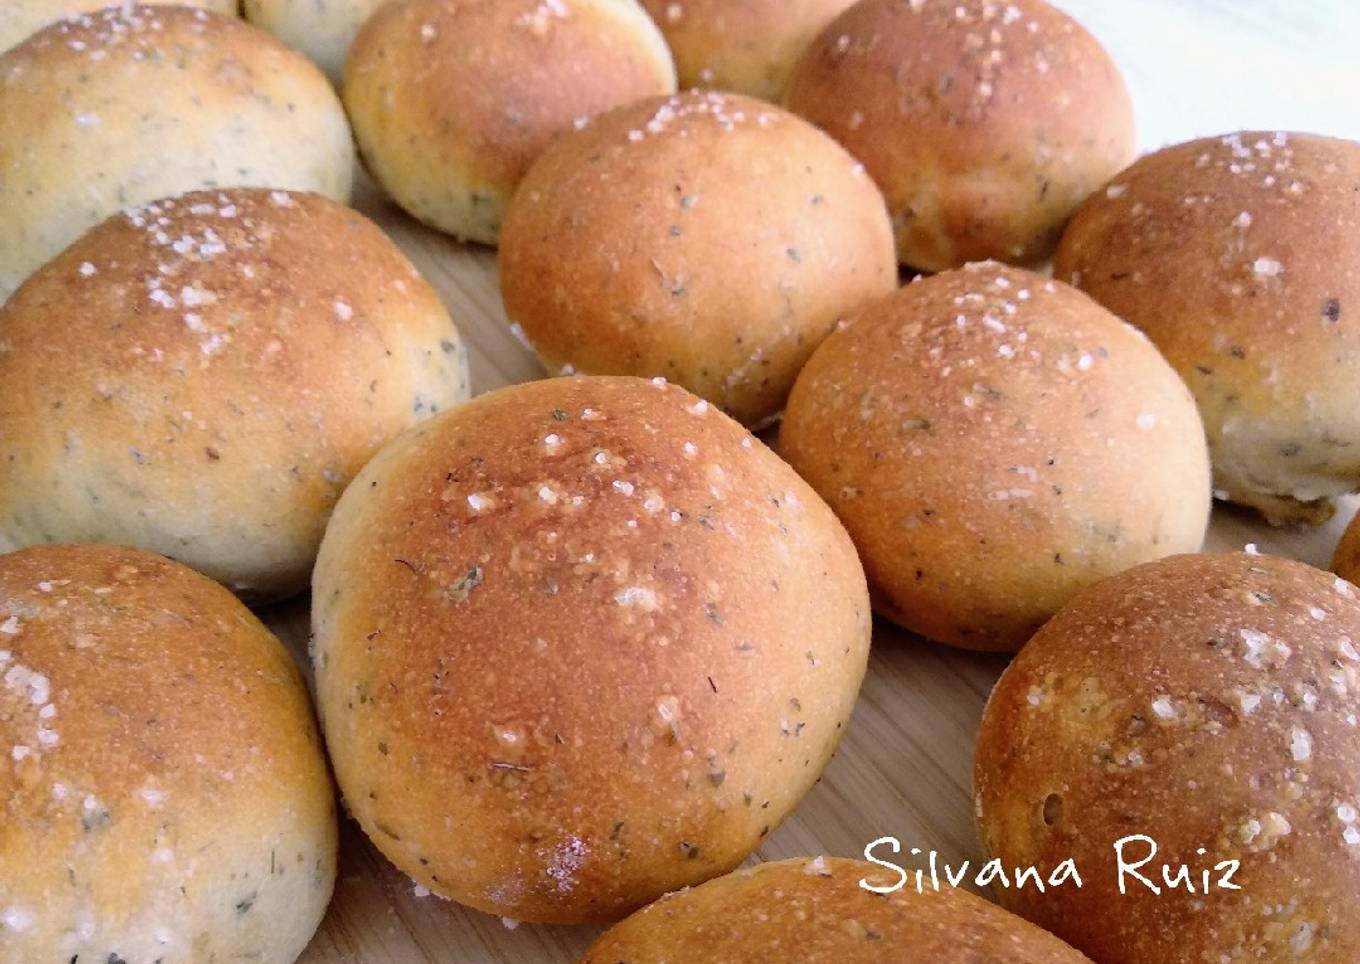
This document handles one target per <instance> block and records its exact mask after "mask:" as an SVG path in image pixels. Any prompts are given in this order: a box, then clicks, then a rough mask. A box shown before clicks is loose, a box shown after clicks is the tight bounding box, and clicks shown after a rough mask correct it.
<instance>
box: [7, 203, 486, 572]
mask: <svg viewBox="0 0 1360 964" xmlns="http://www.w3.org/2000/svg"><path fill="white" fill-rule="evenodd" d="M53 319H61V323H60V324H54V323H53ZM0 343H3V345H4V347H5V349H6V350H5V351H3V352H0V385H4V396H5V397H4V404H3V405H0V541H4V540H8V541H9V542H11V543H13V544H17V545H27V544H32V543H38V542H116V543H123V544H127V545H136V546H141V547H144V548H148V549H154V550H155V551H157V552H161V553H164V554H165V555H168V556H172V557H174V558H177V559H180V560H181V561H183V562H187V563H188V564H190V565H192V566H193V567H194V568H195V569H198V570H200V571H202V572H205V573H207V574H208V575H211V576H213V577H214V578H216V579H218V580H220V581H222V582H224V583H226V584H228V585H229V586H231V587H232V588H233V589H235V590H237V591H238V592H239V593H241V595H242V596H244V597H247V598H250V599H264V598H269V597H276V596H282V595H287V594H289V593H292V592H296V591H298V590H300V589H302V588H304V587H305V585H306V583H307V578H308V574H309V572H310V569H311V563H312V560H313V559H314V558H315V555H316V549H317V546H318V545H319V544H320V541H321V533H322V530H323V529H324V528H325V525H326V519H327V517H328V516H329V515H330V510H331V508H332V506H333V505H334V504H335V501H336V499H337V498H339V495H340V492H341V491H342V490H343V489H344V487H345V485H346V484H347V483H348V482H349V480H350V479H351V478H352V477H353V476H354V474H355V473H356V472H358V470H359V469H360V468H361V467H362V466H363V464H364V463H365V462H367V461H368V459H369V457H370V456H372V455H373V453H374V452H376V451H377V450H378V448H380V447H381V446H382V445H383V443H385V442H386V441H387V440H388V439H390V438H392V437H393V436H395V435H397V434H399V433H400V432H401V431H402V430H403V429H405V428H407V427H408V426H410V425H411V424H412V423H414V422H415V421H417V420H418V419H420V418H422V417H424V416H427V415H430V414H433V413H434V412H437V411H439V410H440V409H443V408H446V407H448V406H450V405H452V404H455V403H457V402H459V401H461V400H462V399H464V398H466V397H467V372H466V359H465V353H464V351H463V348H462V345H461V343H460V341H459V338H458V332H457V330H456V329H455V328H454V326H453V322H452V321H450V320H449V316H448V314H447V313H446V312H445V311H444V309H443V307H442V306H441V305H440V303H439V299H438V298H437V297H436V296H435V294H434V292H433V291H432V290H431V289H430V287H429V286H428V285H427V284H425V282H424V281H422V280H421V279H420V277H419V275H417V274H416V272H415V269H414V268H412V267H411V265H410V263H409V262H408V261H407V260H406V259H405V258H404V257H403V256H402V254H401V252H400V251H398V250H397V248H396V246H395V245H393V244H392V242H391V241H389V240H388V239H387V238H386V237H385V236H384V235H383V234H382V232H380V231H379V230H378V229H377V228H376V227H375V226H374V225H373V224H371V223H370V222H369V221H367V220H366V219H365V218H364V217H363V216H362V215H359V214H357V213H356V212H354V211H352V210H350V209H349V208H346V207H343V206H342V205H340V204H337V203H335V202H333V201H328V200H326V199H325V198H322V197H320V196H317V195H307V194H289V193H287V192H283V191H265V190H259V189H244V188H238V189H235V190H231V191H225V192H217V191H205V192H199V193H193V194H187V195H184V196H183V197H181V198H177V199H173V200H168V201H159V202H155V203H152V204H149V205H146V206H143V207H140V208H134V209H130V210H129V211H128V212H127V213H125V214H122V215H118V216H116V217H114V218H111V219H110V220H108V221H106V222H104V223H103V224H101V225H100V226H99V227H97V228H95V229H94V230H93V231H91V232H90V233H88V234H87V235H85V237H83V238H82V239H81V240H80V241H78V242H77V243H76V244H74V245H72V246H71V247H70V248H68V249H67V250H66V251H65V252H63V253H62V254H61V255H60V256H58V257H57V258H56V259H55V260H53V261H52V262H50V263H49V264H47V265H46V266H45V267H44V268H43V269H42V270H40V271H39V272H38V273H37V274H35V275H34V276H33V277H32V278H31V279H30V280H29V281H28V282H26V283H25V284H24V285H23V286H22V287H21V288H20V289H19V290H18V291H17V292H15V294H14V296H13V297H12V298H11V299H10V301H9V302H8V304H6V305H5V306H4V307H3V308H0Z"/></svg>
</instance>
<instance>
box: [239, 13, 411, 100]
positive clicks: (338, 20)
mask: <svg viewBox="0 0 1360 964" xmlns="http://www.w3.org/2000/svg"><path fill="white" fill-rule="evenodd" d="M384 2H385V0H244V13H245V16H246V19H247V20H249V21H250V22H251V23H254V24H258V25H259V26H261V27H263V28H264V29H266V30H268V31H269V32H270V33H272V34H273V35H274V36H276V37H278V38H279V39H280V40H282V41H283V42H284V43H286V44H287V45H288V46H290V47H292V48H293V49H295V50H301V51H302V52H303V53H304V54H306V55H307V56H308V57H310V58H312V60H314V61H315V62H316V63H317V65H318V66H319V67H320V68H321V69H322V70H324V71H325V72H326V76H328V77H329V78H330V79H331V80H332V81H334V82H335V83H337V84H338V83H340V77H341V74H343V73H344V70H345V55H346V54H348V53H349V48H350V45H351V44H352V43H354V37H355V35H356V34H357V33H358V32H359V28H360V27H362V26H363V25H364V21H365V20H367V19H368V18H369V16H370V15H371V14H372V13H373V11H374V10H377V9H378V7H379V6H381V5H382V4H383V3H384Z"/></svg>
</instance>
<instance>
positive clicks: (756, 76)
mask: <svg viewBox="0 0 1360 964" xmlns="http://www.w3.org/2000/svg"><path fill="white" fill-rule="evenodd" d="M852 3H854V0H744V2H742V3H732V2H731V0H642V5H643V6H644V7H646V8H647V12H648V13H650V14H651V15H652V19H653V20H655V21H656V22H657V24H658V25H659V26H660V27H661V32H662V33H663V34H664V35H665V37H666V43H667V44H668V45H669V46H670V48H671V53H672V54H674V55H675V67H676V71H677V72H678V73H679V75H680V86H681V88H689V87H716V88H720V89H722V90H732V91H736V92H737V93H742V94H750V95H751V96H752V97H760V98H762V99H763V100H768V101H774V102H778V100H779V98H780V96H781V95H782V94H783V93H784V88H785V86H786V85H787V84H788V81H789V74H790V73H791V72H792V71H793V65H794V63H795V62H797V60H798V57H799V55H801V54H802V52H803V50H804V49H805V48H806V47H807V45H808V44H810V43H811V42H812V39H813V38H814V37H816V36H817V34H818V32H819V31H820V30H821V29H822V28H823V27H825V26H826V25H827V24H828V23H830V22H831V21H832V19H833V18H834V17H835V16H836V15H837V14H838V13H840V12H841V11H842V10H844V9H845V8H846V7H848V6H850V5H851V4H852Z"/></svg>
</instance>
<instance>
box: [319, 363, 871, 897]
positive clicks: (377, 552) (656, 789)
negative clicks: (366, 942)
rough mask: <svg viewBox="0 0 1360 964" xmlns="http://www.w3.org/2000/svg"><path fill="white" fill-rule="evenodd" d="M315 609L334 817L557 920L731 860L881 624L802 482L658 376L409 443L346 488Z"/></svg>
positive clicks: (810, 751)
mask: <svg viewBox="0 0 1360 964" xmlns="http://www.w3.org/2000/svg"><path fill="white" fill-rule="evenodd" d="M312 598H313V610H312V629H313V633H314V636H315V644H314V649H313V660H314V664H315V668H316V675H317V696H318V701H319V704H320V708H321V716H322V720H323V722H324V725H325V732H326V738H327V742H328V744H329V746H330V750H331V754H332V760H333V762H334V764H335V771H336V776H337V778H338V780H339V782H340V786H341V789H342V791H343V793H344V797H345V800H346V802H347V804H348V806H349V809H350V811H351V812H352V813H353V814H354V816H355V817H356V818H357V819H358V821H359V823H360V824H361V825H362V827H363V828H364V830H365V831H366V832H367V833H368V835H369V836H370V837H371V838H372V839H373V841H374V843H375V844H376V845H377V846H378V849H379V850H381V851H382V852H383V853H385V854H386V855H387V856H388V857H389V858H390V859H391V860H392V862H393V863H395V864H396V865H397V867H399V868H400V869H401V870H403V871H405V872H406V873H407V874H409V875H410V876H411V877H413V878H414V879H415V880H416V881H417V882H418V883H419V884H421V885H423V886H425V887H428V888H429V889H430V890H431V891H433V892H435V893H436V894H440V895H443V896H446V897H451V898H453V899H455V900H458V901H461V902H462V903H464V904H468V905H470V906H472V907H475V908H477V909H479V910H483V911H488V912H490V913H494V914H500V915H503V916H507V917H512V918H516V919H522V920H529V921H539V922H549V923H582V922H586V921H602V920H615V919H618V918H619V917H622V916H624V915H625V914H627V913H629V912H631V911H632V910H634V909H636V908H637V907H639V906H641V905H643V904H646V903H648V902H649V901H651V900H654V899H655V898H657V897H660V896H661V895H662V894H664V893H666V892H668V891H671V890H675V889H676V888H679V887H684V886H687V885H690V884H696V883H699V882H700V881H703V880H707V879H708V878H710V877H713V876H716V875H718V874H722V873H725V872H727V871H729V870H731V869H733V868H734V867H736V866H737V865H738V864H739V863H740V862H741V861H742V860H743V859H744V858H745V857H746V856H747V855H748V854H750V852H751V851H752V850H753V849H754V848H755V847H756V846H757V844H758V843H759V842H760V841H761V840H762V839H763V838H764V837H765V835H766V834H767V833H769V832H770V831H771V830H772V829H774V828H775V827H776V826H778V825H779V823H780V821H782V820H783V819H784V817H785V816H787V815H788V813H789V812H790V811H791V810H792V809H793V807H794V806H795V805H796V804H797V803H798V801H799V800H800V799H801V798H802V797H803V795H804V794H805V793H806V792H807V791H808V789H809V788H811V786H812V785H813V783H814V782H815V781H816V780H817V778H818V776H819V775H820V774H821V772H822V769H823V767H824V766H825V765H826V763H827V760H828V759H829V758H830V756H831V753H832V751H833V750H834V749H835V746H836V744H837V742H838V741H839V739H840V736H841V733H842V731H843V728H844V726H845V724H846V722H847V721H848V719H849V716H850V711H851V708H852V706H853V704H854V702H855V696H856V693H857V691H858V689H859V684H860V680H861V679H862V677H863V674H864V668H865V661H866V658H867V655H868V649H869V630H870V623H871V620H870V617H869V605H868V597H867V591H866V589H865V585H864V574H863V571H862V570H861V569H860V565H859V560H858V559H856V558H855V551H854V547H853V546H852V545H851V544H850V540H849V538H847V537H846V535H845V531H844V530H843V529H842V528H841V527H840V524H839V523H837V522H836V518H835V516H833V515H832V514H831V511H830V510H829V509H827V507H826V506H825V505H824V504H823V503H822V502H821V500H820V499H818V498H817V495H816V493H814V492H813V491H812V490H811V489H809V488H808V487H807V486H806V485H805V484H804V483H803V482H802V480H801V479H799V478H798V476H797V475H795V474H794V473H793V470H792V469H790V468H789V467H788V466H787V465H785V464H784V463H783V462H781V461H780V460H779V458H778V457H777V456H775V455H774V454H773V453H772V452H770V451H769V449H767V448H765V446H764V445H762V444H761V443H760V442H759V441H757V440H755V439H754V438H753V437H752V436H750V435H749V434H748V433H747V432H745V431H743V430H742V429H741V427H740V426H738V425H737V424H736V423H735V422H733V421H732V420H730V419H728V418H727V417H726V416H724V415H722V414H721V413H719V412H717V411H715V410H714V409H713V408H712V407H711V406H709V405H708V404H707V403H705V402H703V401H700V400H699V399H696V398H695V397H694V396H692V395H690V394H689V393H688V392H685V391H683V390H682V389H680V388H677V387H675V386H669V385H667V384H665V383H664V382H661V381H660V380H659V379H658V383H657V384H653V383H650V382H646V381H643V380H641V379H633V378H603V377H597V378H584V377H581V378H559V379H551V380H547V381H538V382H533V383H529V384H526V385H519V386H515V387H512V388H506V389H502V390H500V391H497V392H493V393H491V394H488V395H482V396H480V397H479V398H477V399H474V400H473V401H472V402H469V403H468V404H466V405H464V406H462V407H461V408H459V409H457V410H455V411H453V412H449V413H446V414H445V415H442V416H440V417H439V418H436V419H431V420H430V421H428V422H425V423H423V424H422V425H420V426H418V427H417V428H416V429H413V430H412V431H411V432H409V433H407V434H406V435H405V436H403V437H402V438H401V439H399V440H398V441H396V442H394V443H392V444H391V445H389V446H388V447H387V448H385V449H384V450H383V451H382V452H381V453H380V454H379V455H378V456H377V457H376V458H375V459H374V460H373V462H371V463H370V464H369V465H368V466H367V467H366V468H365V469H364V471H363V472H362V473H360V475H359V477H358V478H357V479H356V480H355V482H354V484H353V485H352V486H350V488H349V489H348V491H346V493H345V495H344V498H342V499H341V500H340V505H339V506H338V508H337V510H336V514H335V518H334V519H333V520H332V522H331V526H330V528H329V529H328V530H327V532H326V539H325V542H324V543H323V545H322V547H321V556H320V558H319V560H318V562H317V570H316V576H315V581H314V585H313V597H312Z"/></svg>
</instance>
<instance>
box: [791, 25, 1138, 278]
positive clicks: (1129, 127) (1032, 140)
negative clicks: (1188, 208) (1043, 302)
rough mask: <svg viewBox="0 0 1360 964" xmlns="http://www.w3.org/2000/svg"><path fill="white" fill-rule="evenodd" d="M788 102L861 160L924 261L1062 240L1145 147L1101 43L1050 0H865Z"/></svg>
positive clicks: (826, 39) (1024, 250) (1048, 249)
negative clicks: (1080, 209) (1138, 142)
mask: <svg viewBox="0 0 1360 964" xmlns="http://www.w3.org/2000/svg"><path fill="white" fill-rule="evenodd" d="M787 102H788V104H789V106H790V107H791V108H792V109H793V110H794V111H796V112H797V113H799V114H802V115H803V116H804V117H806V118H807V119H808V120H810V121H812V122H813V123H814V124H816V125H817V126H818V127H820V128H822V130H824V131H826V132H827V133H829V134H830V135H831V136H832V137H834V138H836V140H838V141H840V142H841V143H842V144H844V145H845V146H846V147H847V148H848V149H849V150H850V152H851V153H852V154H854V155H855V156H856V157H858V158H859V159H860V160H862V161H863V162H864V164H865V166H866V167H868V169H869V173H870V174H872V175H873V177H874V179H875V180H876V181H877V182H878V185H879V187H881V188H882V189H883V193H884V195H885V196H886V197H887V199H888V209H889V210H890V211H891V212H892V216H893V227H894V229H895V231H896V234H897V252H898V257H900V258H901V260H902V261H903V262H904V263H906V264H909V265H911V266H912V267H914V268H919V269H921V270H923V271H940V270H943V269H945V268H953V267H957V266H959V265H961V264H963V263H964V262H967V261H976V260H981V259H984V258H998V259H1001V260H1004V261H1012V262H1017V263H1021V264H1028V263H1034V262H1038V261H1042V260H1043V259H1044V258H1046V257H1047V256H1048V255H1049V254H1051V253H1052V251H1053V247H1054V245H1055V244H1056V243H1057V241H1058V235H1059V233H1060V232H1061V231H1062V227H1063V225H1064V224H1065V223H1066V222H1067V219H1068V218H1069V217H1071V216H1072V212H1073V211H1074V210H1076V208H1077V206H1078V205H1079V204H1081V202H1082V201H1084V200H1085V199H1086V197H1087V195H1089V194H1090V193H1091V192H1092V191H1094V190H1095V189H1096V188H1097V187H1099V186H1100V185H1101V184H1103V183H1104V182H1105V181H1106V180H1107V179H1108V178H1110V177H1111V176H1112V175H1114V174H1115V172H1117V171H1118V170H1119V169H1120V168H1122V167H1123V166H1124V165H1125V164H1127V163H1128V162H1129V161H1130V160H1132V159H1133V156H1134V129H1133V106H1132V103H1131V102H1130V100H1129V94H1128V90H1127V89H1126V88H1125V86H1124V81H1123V78H1122V77H1121V76H1120V74H1119V70H1118V68H1116V67H1115V64H1114V61H1113V60H1111V59H1110V55H1109V54H1108V53H1106V51H1105V49H1104V48H1103V47H1101V46H1100V43H1099V42H1098V41H1097V40H1096V39H1095V38H1094V37H1092V36H1091V35H1090V34H1089V33H1087V32H1086V31H1085V30H1084V29H1082V27H1081V26H1080V25H1079V24H1077V23H1076V22H1075V21H1073V20H1072V19H1070V18H1069V17H1067V16H1066V15H1065V14H1063V13H1061V12H1059V11H1058V10H1056V9H1054V8H1053V7H1051V6H1049V5H1048V4H1047V3H1044V2H1043V0H1013V2H1008V3H1001V2H994V0H962V2H959V0H912V2H907V0H861V2H859V3H857V4H855V5H854V6H853V7H851V8H850V9H849V10H847V11H846V12H845V13H844V14H842V15H841V16H840V17H838V18H837V19H836V20H834V21H833V22H832V23H831V24H830V26H828V27H827V28H826V29H825V30H823V31H822V33H821V35H820V36H819V37H818V38H817V40H815V41H814V42H813V43H812V45H811V46H810V47H809V48H808V50H807V52H806V53H805V54H804V55H803V57H802V59H801V60H800V62H799V64H798V66H797V67H796V68H795V70H794V75H793V79H792V81H791V82H790V84H789V91H788V95H787Z"/></svg>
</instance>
